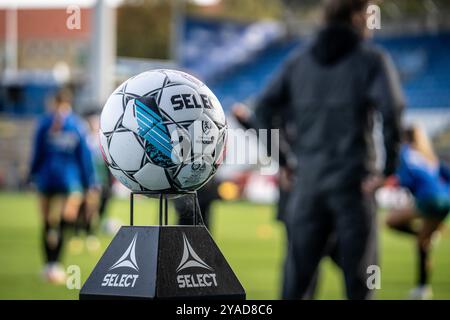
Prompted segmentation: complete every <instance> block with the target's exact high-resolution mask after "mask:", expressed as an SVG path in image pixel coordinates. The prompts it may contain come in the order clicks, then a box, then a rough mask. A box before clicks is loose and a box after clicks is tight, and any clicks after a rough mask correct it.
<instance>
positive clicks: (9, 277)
mask: <svg viewBox="0 0 450 320" xmlns="http://www.w3.org/2000/svg"><path fill="white" fill-rule="evenodd" d="M37 208H38V203H37V197H36V196H35V195H33V194H28V193H27V194H18V193H0V265H1V268H0V299H77V298H78V290H69V289H67V288H66V286H55V285H49V284H47V283H45V282H44V281H43V280H42V279H41V277H40V271H41V268H42V248H41V242H40V237H41V229H40V220H39V215H38V212H37ZM109 214H110V216H113V217H116V218H119V219H121V220H122V221H123V222H124V223H127V219H128V214H129V207H128V200H114V201H113V202H112V203H111V207H110V212H109ZM273 217H274V214H273V208H272V207H271V206H267V205H256V204H251V203H247V202H229V203H225V202H216V203H215V204H214V207H213V219H212V228H211V232H212V234H213V237H214V239H215V240H216V242H217V243H218V245H219V247H220V248H221V249H222V252H223V254H224V255H225V257H226V258H227V259H228V262H229V263H230V265H231V266H232V268H233V269H234V271H235V273H236V274H237V276H238V277H239V279H240V280H241V282H242V284H243V286H244V287H245V289H246V291H247V297H248V298H249V299H277V298H278V297H279V291H280V280H281V270H282V268H281V267H282V262H283V257H284V249H285V244H284V231H283V227H282V225H281V224H279V223H278V222H275V221H274V218H273ZM380 221H381V217H380ZM135 223H136V224H137V225H149V224H155V223H156V204H155V203H154V201H153V200H144V199H139V200H138V202H137V204H136V222H135ZM380 229H381V230H382V231H381V236H380V252H381V254H380V263H381V289H380V290H377V292H376V298H378V299H404V298H406V297H407V294H408V291H409V289H411V288H412V286H413V284H414V279H415V261H416V260H415V259H416V257H415V249H414V242H413V240H412V238H410V237H408V236H404V235H400V234H398V233H394V232H391V231H389V230H386V228H384V227H382V226H381V223H380ZM100 240H101V243H102V248H101V249H100V250H99V251H98V252H95V253H90V252H88V251H86V250H85V251H83V252H82V253H80V254H73V253H70V252H69V251H67V250H66V251H65V253H64V259H63V261H64V264H65V266H69V265H79V266H80V268H81V278H82V283H83V282H84V280H85V279H86V278H87V276H88V275H89V273H90V272H91V270H92V268H93V267H94V265H95V263H96V262H97V261H98V259H99V257H100V256H101V254H102V253H103V251H104V249H105V248H106V246H107V245H108V243H109V241H110V240H111V238H110V237H109V236H106V235H100ZM433 266H434V272H433V274H432V286H433V290H434V295H435V298H436V299H450V233H449V232H448V231H445V230H444V231H443V232H442V234H441V237H440V239H439V240H438V241H437V243H436V245H435V247H434V249H433ZM321 270H322V272H321V277H320V282H319V287H318V298H320V299H342V298H343V297H344V296H343V287H342V274H341V273H340V271H339V269H337V268H336V267H335V266H334V265H333V264H332V263H331V262H330V261H328V260H327V259H326V260H324V262H323V263H322V265H321Z"/></svg>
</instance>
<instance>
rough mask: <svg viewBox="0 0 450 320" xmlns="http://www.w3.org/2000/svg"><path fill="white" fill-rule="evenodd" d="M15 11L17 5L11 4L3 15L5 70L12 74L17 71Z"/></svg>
mask: <svg viewBox="0 0 450 320" xmlns="http://www.w3.org/2000/svg"><path fill="white" fill-rule="evenodd" d="M17 11H18V10H17V5H14V4H11V5H10V7H8V8H7V9H6V13H5V15H6V19H5V70H7V71H8V72H12V73H14V72H16V71H17V42H18V35H17V29H18V18H17V15H18V13H17Z"/></svg>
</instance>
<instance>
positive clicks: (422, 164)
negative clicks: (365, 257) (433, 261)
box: [386, 126, 450, 299]
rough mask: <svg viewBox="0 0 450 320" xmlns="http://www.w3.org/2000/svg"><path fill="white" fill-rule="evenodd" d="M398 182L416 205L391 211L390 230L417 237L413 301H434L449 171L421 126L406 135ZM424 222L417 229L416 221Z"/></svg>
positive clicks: (449, 197)
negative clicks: (436, 241)
mask: <svg viewBox="0 0 450 320" xmlns="http://www.w3.org/2000/svg"><path fill="white" fill-rule="evenodd" d="M403 139H404V144H403V146H402V148H401V152H400V164H399V167H398V169H397V175H396V177H397V179H398V183H399V185H400V186H402V187H405V188H407V189H408V190H409V191H410V192H411V194H412V195H413V196H414V203H412V205H411V206H407V207H404V208H395V209H391V210H390V212H389V214H388V216H387V219H386V222H387V224H388V226H389V227H391V228H393V229H396V230H399V231H402V232H406V233H408V234H413V235H415V236H416V237H417V249H418V256H419V265H418V266H419V269H418V270H419V272H418V279H417V288H415V289H414V290H412V291H411V298H413V299H431V298H432V291H431V287H430V286H429V280H430V276H429V273H430V248H431V239H432V236H433V234H435V233H436V231H438V230H439V228H440V227H441V226H442V224H443V221H444V220H445V218H446V217H447V215H448V213H449V211H450V170H449V169H448V167H446V166H445V165H444V164H443V163H440V162H439V159H438V157H437V156H436V154H435V152H434V150H433V147H432V144H431V142H430V140H429V139H428V137H427V135H426V133H425V132H424V131H423V130H422V129H421V128H420V127H418V126H412V127H409V128H407V129H406V130H405V131H404V138H403ZM417 218H419V220H421V221H420V222H421V223H420V225H418V227H417V228H414V224H413V221H414V220H417Z"/></svg>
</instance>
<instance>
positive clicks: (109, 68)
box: [89, 0, 116, 108]
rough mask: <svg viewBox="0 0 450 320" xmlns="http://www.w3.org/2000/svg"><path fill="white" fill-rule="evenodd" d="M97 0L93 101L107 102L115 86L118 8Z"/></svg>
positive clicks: (92, 74)
mask: <svg viewBox="0 0 450 320" xmlns="http://www.w3.org/2000/svg"><path fill="white" fill-rule="evenodd" d="M107 2H108V1H106V0H97V1H96V3H95V5H94V7H93V12H92V18H91V19H92V26H93V30H92V39H91V41H92V42H91V55H90V56H91V66H90V68H89V69H90V84H91V86H90V87H91V88H90V89H91V99H92V103H94V104H96V105H98V106H99V108H100V106H101V105H103V103H105V101H106V99H107V97H108V96H109V95H110V94H111V91H112V89H113V88H114V75H115V65H116V61H115V60H116V8H115V7H112V6H110V5H108V3H107Z"/></svg>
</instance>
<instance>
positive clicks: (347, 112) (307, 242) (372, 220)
mask: <svg viewBox="0 0 450 320" xmlns="http://www.w3.org/2000/svg"><path fill="white" fill-rule="evenodd" d="M368 5H369V1H368V0H328V1H326V2H325V6H324V9H325V10H324V16H325V25H324V28H323V29H322V30H321V31H320V32H319V34H318V35H317V37H316V39H315V40H314V41H313V43H312V44H311V45H310V46H309V47H308V48H307V49H306V50H304V51H301V52H296V53H295V54H294V55H293V56H291V57H290V59H288V61H287V62H285V64H284V65H283V67H282V69H281V70H280V71H279V73H278V74H277V75H276V77H275V78H274V79H273V81H272V82H271V83H270V84H269V86H268V87H267V89H266V90H265V91H264V92H263V94H262V95H261V96H260V98H259V99H258V101H257V103H256V107H255V112H254V118H255V122H256V123H259V126H260V127H261V128H271V127H272V124H271V119H272V118H273V117H274V115H275V114H276V113H278V112H279V111H278V110H280V109H281V108H285V109H288V112H289V113H290V117H291V118H293V119H295V122H296V126H297V137H296V141H295V142H294V144H293V150H294V153H295V155H296V157H297V167H296V168H295V169H294V170H295V184H294V186H293V187H292V192H291V195H290V196H289V203H288V208H287V215H288V216H287V218H286V219H287V227H288V233H289V238H290V241H289V248H288V254H287V258H286V267H285V280H284V282H283V285H284V288H283V298H285V299H303V298H307V294H308V288H309V287H310V285H311V282H312V281H314V276H315V274H316V270H317V267H318V265H319V263H320V261H321V259H322V257H323V255H324V253H325V250H326V246H327V244H328V243H329V239H330V236H332V235H335V236H336V243H337V253H338V260H339V264H340V267H341V268H342V270H343V273H344V280H345V285H346V294H347V297H348V298H349V299H368V298H370V297H371V290H369V288H368V287H367V277H368V274H367V270H368V269H367V268H368V266H370V265H374V264H377V230H376V208H375V202H374V198H373V193H374V191H375V190H376V189H377V188H378V187H379V186H380V185H381V184H382V183H383V177H384V176H389V175H391V174H392V173H394V171H395V168H396V162H397V156H398V147H399V144H400V117H401V111H402V109H403V106H404V100H403V95H402V92H401V89H400V88H401V87H400V81H399V79H398V76H397V74H396V70H395V68H394V66H393V64H392V62H391V60H390V59H389V57H388V56H387V55H386V54H385V53H384V52H383V51H382V50H381V49H378V48H376V47H374V46H373V45H372V44H370V43H369V42H367V41H364V40H365V38H367V37H368V36H369V35H370V33H369V31H368V30H367V27H366V18H367V16H366V11H367V6H368ZM375 111H378V112H379V113H380V115H381V117H382V119H383V135H384V146H385V152H386V163H385V169H384V172H378V171H377V170H376V166H375V151H374V142H373V138H372V131H373V121H374V113H375ZM294 170H293V171H294Z"/></svg>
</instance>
